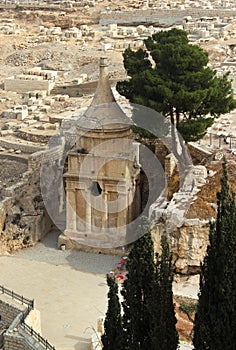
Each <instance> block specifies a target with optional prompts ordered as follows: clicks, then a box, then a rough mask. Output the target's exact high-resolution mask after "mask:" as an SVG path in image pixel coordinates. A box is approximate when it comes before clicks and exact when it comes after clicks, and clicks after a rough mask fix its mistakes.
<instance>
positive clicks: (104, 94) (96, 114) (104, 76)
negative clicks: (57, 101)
mask: <svg viewBox="0 0 236 350" xmlns="http://www.w3.org/2000/svg"><path fill="white" fill-rule="evenodd" d="M107 67H108V64H107V57H101V58H100V76H99V81H98V85H97V89H96V92H95V95H94V98H93V100H92V102H91V105H90V106H89V107H88V109H87V110H86V112H85V113H84V114H83V115H82V116H81V117H80V118H79V119H78V123H77V127H78V128H81V129H86V130H94V129H95V130H96V129H98V130H112V129H113V130H120V129H130V126H131V124H132V123H131V120H130V119H129V118H128V117H127V116H126V114H125V113H124V112H123V111H122V109H121V108H120V106H119V105H118V104H117V102H116V100H115V97H114V95H113V92H112V90H111V86H110V83H109V78H108V72H107Z"/></svg>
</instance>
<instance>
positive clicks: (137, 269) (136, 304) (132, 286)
mask: <svg viewBox="0 0 236 350" xmlns="http://www.w3.org/2000/svg"><path fill="white" fill-rule="evenodd" d="M137 231H138V232H137V236H138V237H141V238H139V239H138V240H137V241H136V242H135V243H134V246H133V248H132V250H131V251H130V254H129V257H128V261H127V271H128V275H127V279H126V280H125V281H124V284H123V290H122V291H121V293H122V295H123V298H124V301H123V303H122V306H123V311H124V315H123V327H124V339H125V344H124V349H128V350H139V349H150V346H151V334H150V327H151V317H150V302H151V299H152V289H153V283H154V249H153V241H152V238H151V233H150V224H149V221H148V219H147V218H145V217H142V218H141V224H140V226H139V227H138V230H137Z"/></svg>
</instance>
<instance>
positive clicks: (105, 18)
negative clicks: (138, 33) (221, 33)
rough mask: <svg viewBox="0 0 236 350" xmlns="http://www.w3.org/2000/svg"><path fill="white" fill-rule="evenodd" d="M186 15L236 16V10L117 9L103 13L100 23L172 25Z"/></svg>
mask: <svg viewBox="0 0 236 350" xmlns="http://www.w3.org/2000/svg"><path fill="white" fill-rule="evenodd" d="M186 16H192V17H206V16H207V17H218V16H220V17H235V16H236V10H233V9H228V10H227V9H222V10H221V9H214V10H213V9H212V10H210V9H197V8H189V9H186V10H178V9H176V10H174V9H173V10H164V9H147V10H132V11H117V12H114V11H112V12H107V13H105V12H104V13H101V15H100V24H101V25H107V24H112V23H117V24H132V23H133V24H136V23H139V24H140V23H159V24H163V25H168V26H169V25H172V24H174V23H176V22H182V20H183V18H184V17H186Z"/></svg>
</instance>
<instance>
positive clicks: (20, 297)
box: [0, 285, 34, 309]
mask: <svg viewBox="0 0 236 350" xmlns="http://www.w3.org/2000/svg"><path fill="white" fill-rule="evenodd" d="M0 292H2V294H6V295H9V296H10V297H11V298H12V299H14V300H17V301H20V302H21V304H22V305H23V304H25V305H27V306H28V308H30V309H33V308H34V299H28V298H25V297H24V296H23V295H20V294H17V293H15V292H14V291H13V290H10V289H8V288H5V287H4V286H1V285H0Z"/></svg>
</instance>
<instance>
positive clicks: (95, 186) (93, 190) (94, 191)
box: [91, 181, 102, 197]
mask: <svg viewBox="0 0 236 350" xmlns="http://www.w3.org/2000/svg"><path fill="white" fill-rule="evenodd" d="M91 193H92V195H93V196H96V197H97V196H100V194H101V193H102V189H101V186H100V185H99V183H98V182H96V181H93V182H92V185H91Z"/></svg>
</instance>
